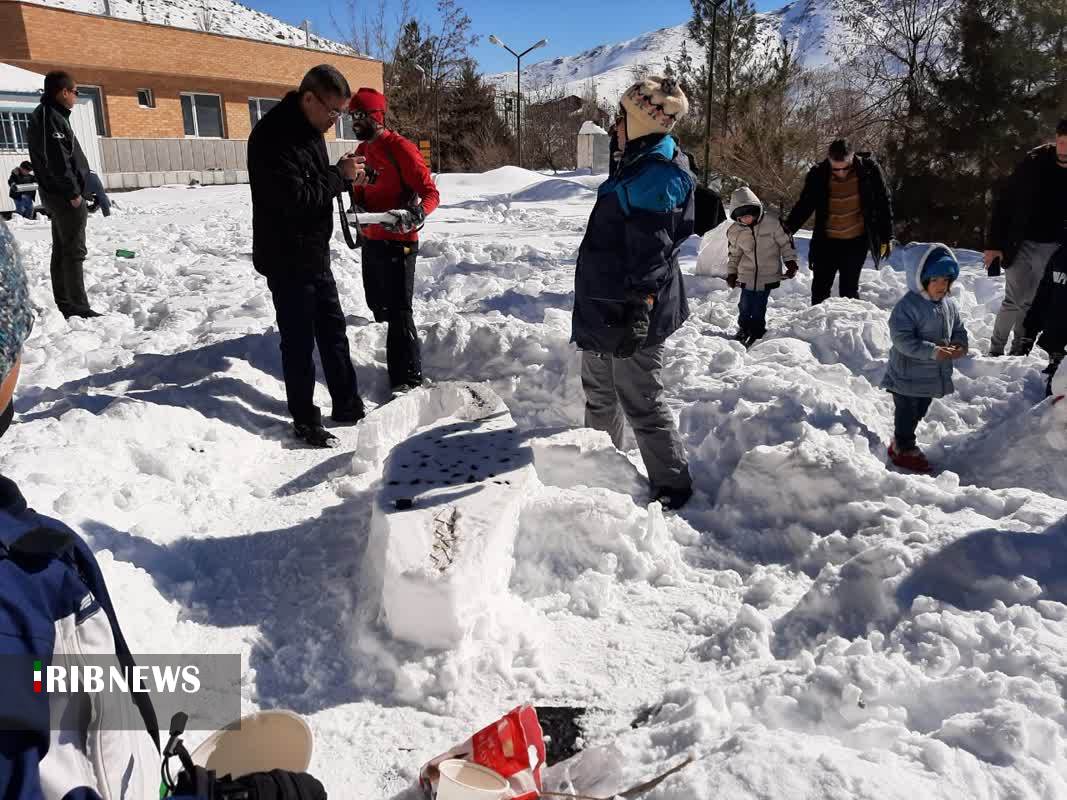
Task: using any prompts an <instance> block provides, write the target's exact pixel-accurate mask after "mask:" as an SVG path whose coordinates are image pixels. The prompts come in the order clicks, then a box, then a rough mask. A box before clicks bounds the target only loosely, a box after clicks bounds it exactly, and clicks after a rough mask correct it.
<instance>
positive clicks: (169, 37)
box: [0, 0, 382, 139]
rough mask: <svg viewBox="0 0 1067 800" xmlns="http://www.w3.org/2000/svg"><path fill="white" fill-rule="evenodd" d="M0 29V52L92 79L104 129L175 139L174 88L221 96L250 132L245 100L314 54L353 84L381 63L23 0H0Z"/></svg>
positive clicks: (368, 82) (267, 93)
mask: <svg viewBox="0 0 1067 800" xmlns="http://www.w3.org/2000/svg"><path fill="white" fill-rule="evenodd" d="M60 31H62V35H59V34H58V32H60ZM0 32H2V33H0V61H4V62H7V63H10V64H14V65H16V66H19V67H22V68H23V69H29V70H32V71H34V72H38V73H42V74H43V73H45V72H48V71H49V70H53V69H64V70H67V71H68V72H70V73H71V74H72V75H73V76H74V79H75V80H76V81H78V82H79V83H84V84H88V85H93V86H99V87H100V88H101V90H102V94H103V100H104V116H105V120H106V125H105V127H107V128H108V130H106V131H101V133H102V134H105V133H106V134H107V135H109V136H116V137H131V138H163V137H174V138H182V137H184V136H185V132H184V126H183V124H182V112H181V101H180V99H179V98H180V94H181V93H182V92H202V93H206V94H217V95H221V97H222V106H223V118H224V121H223V125H224V128H225V131H224V136H225V137H226V138H231V139H244V138H247V136H248V134H249V132H250V130H251V121H250V119H249V114H248V99H249V98H250V97H266V98H281V97H284V96H285V93H286V92H287V91H289V90H292V89H294V88H296V86H297V85H298V84H299V83H300V79H301V78H302V77H303V76H304V73H305V72H307V70H308V69H310V68H311V67H313V66H315V65H316V64H321V63H329V64H333V65H334V66H335V67H337V68H338V69H339V70H340V71H341V72H342V73H343V74H344V76H345V77H346V78H347V79H348V82H349V83H350V84H351V86H352V89H353V90H355V89H356V88H358V87H360V86H369V87H373V88H376V89H379V90H381V88H382V64H381V62H380V61H374V60H372V59H366V58H359V57H355V56H344V55H338V54H335V53H326V52H323V51H320V50H309V49H307V48H303V47H291V46H288V45H281V44H271V43H267V42H260V41H256V40H252V39H242V38H240V37H236V36H223V35H220V34H213V33H203V32H200V31H191V30H186V29H184V28H174V27H170V26H166V25H152V24H148V23H144V22H136V21H133V20H121V19H115V18H113V17H104V16H99V15H94V14H82V13H77V12H73V11H66V10H63V9H57V8H49V7H46V6H38V5H34V4H30V3H21V2H10V1H8V0H0ZM138 89H151V90H152V91H153V93H154V94H155V98H156V107H155V108H142V107H140V106H139V105H138V103H137V90H138ZM332 136H333V133H332V132H330V133H329V134H327V138H331V137H332Z"/></svg>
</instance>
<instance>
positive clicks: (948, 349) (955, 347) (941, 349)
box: [934, 344, 967, 361]
mask: <svg viewBox="0 0 1067 800" xmlns="http://www.w3.org/2000/svg"><path fill="white" fill-rule="evenodd" d="M934 353H935V357H936V358H937V360H938V361H948V360H949V359H956V358H963V357H964V356H965V355H967V348H966V347H964V346H963V345H962V344H939V345H938V346H937V348H936V350H935V351H934Z"/></svg>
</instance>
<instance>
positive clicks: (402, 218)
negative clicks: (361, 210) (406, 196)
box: [385, 206, 426, 233]
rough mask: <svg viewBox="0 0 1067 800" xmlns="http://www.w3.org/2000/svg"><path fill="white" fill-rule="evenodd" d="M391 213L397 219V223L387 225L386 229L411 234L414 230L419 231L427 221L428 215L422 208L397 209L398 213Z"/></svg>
mask: <svg viewBox="0 0 1067 800" xmlns="http://www.w3.org/2000/svg"><path fill="white" fill-rule="evenodd" d="M389 213H390V214H392V215H393V216H394V217H396V222H394V223H392V224H390V225H386V226H385V227H387V228H389V229H390V230H394V231H396V232H398V233H410V232H411V231H413V230H417V229H418V228H419V227H421V226H422V223H423V221H424V220H425V219H426V214H425V213H424V212H423V210H422V206H415V207H414V208H402V209H397V210H396V211H390V212H389Z"/></svg>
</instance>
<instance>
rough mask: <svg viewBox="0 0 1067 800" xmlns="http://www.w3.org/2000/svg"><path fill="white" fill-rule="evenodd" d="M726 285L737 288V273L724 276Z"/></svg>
mask: <svg viewBox="0 0 1067 800" xmlns="http://www.w3.org/2000/svg"><path fill="white" fill-rule="evenodd" d="M726 285H727V286H729V287H730V288H731V289H736V288H737V274H736V273H734V274H733V275H727V276H726Z"/></svg>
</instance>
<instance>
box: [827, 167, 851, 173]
mask: <svg viewBox="0 0 1067 800" xmlns="http://www.w3.org/2000/svg"><path fill="white" fill-rule="evenodd" d="M850 169H852V167H830V172H848V171H849V170H850Z"/></svg>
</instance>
